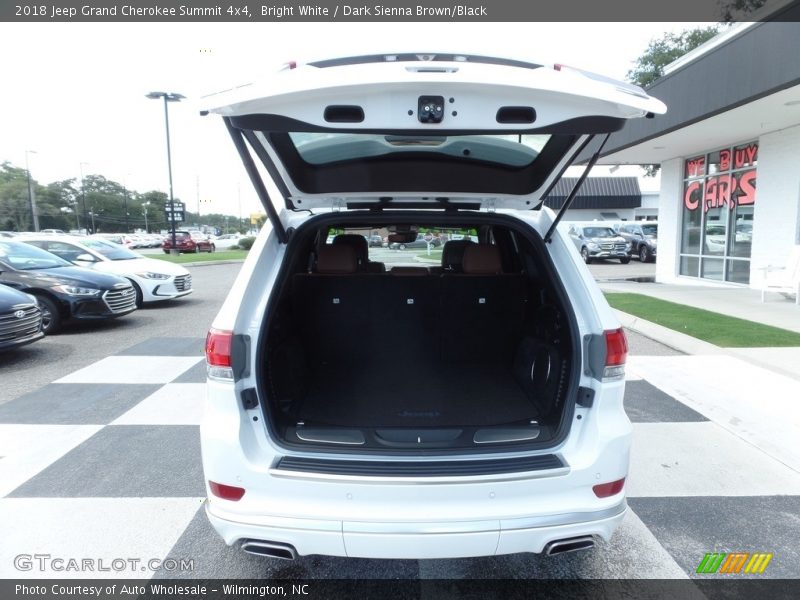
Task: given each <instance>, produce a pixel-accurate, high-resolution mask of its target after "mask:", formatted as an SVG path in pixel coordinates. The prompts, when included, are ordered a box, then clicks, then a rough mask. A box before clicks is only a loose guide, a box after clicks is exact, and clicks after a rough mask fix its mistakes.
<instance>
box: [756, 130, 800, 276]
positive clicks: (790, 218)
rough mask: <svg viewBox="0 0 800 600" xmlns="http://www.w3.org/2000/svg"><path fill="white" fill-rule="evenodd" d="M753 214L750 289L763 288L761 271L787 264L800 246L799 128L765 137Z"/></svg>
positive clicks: (759, 153)
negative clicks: (788, 258)
mask: <svg viewBox="0 0 800 600" xmlns="http://www.w3.org/2000/svg"><path fill="white" fill-rule="evenodd" d="M758 142H759V146H758V179H757V183H756V203H755V210H754V212H753V249H752V257H751V263H750V266H751V269H750V286H751V287H756V288H758V287H760V284H761V281H762V279H763V271H762V270H760V268H761V267H765V266H767V265H775V266H783V265H785V264H786V259H787V255H788V252H789V249H790V248H791V247H792V246H793V245H794V244H797V243H800V125H797V126H795V127H791V128H789V129H782V130H780V131H775V132H772V133H768V134H765V135H762V136H761V137H760V138H759V140H758Z"/></svg>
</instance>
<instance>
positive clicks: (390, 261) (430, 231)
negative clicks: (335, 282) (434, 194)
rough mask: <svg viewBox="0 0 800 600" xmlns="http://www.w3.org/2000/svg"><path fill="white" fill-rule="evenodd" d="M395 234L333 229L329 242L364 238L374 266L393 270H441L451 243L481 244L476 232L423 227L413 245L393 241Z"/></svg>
mask: <svg viewBox="0 0 800 600" xmlns="http://www.w3.org/2000/svg"><path fill="white" fill-rule="evenodd" d="M391 233H392V232H391V231H389V230H388V229H386V228H383V227H381V228H365V229H361V228H358V229H357V228H347V229H342V228H330V229H328V232H327V237H326V240H325V242H326V243H327V244H333V243H334V240H335V239H336V236H338V235H359V236H361V237H363V238H364V240H365V241H366V245H367V248H368V254H367V256H368V260H369V261H370V262H379V263H383V264H384V265H385V266H386V269H387V270H389V269H391V268H392V267H393V266H413V267H439V266H441V265H442V253H443V251H444V245H445V244H446V243H447V242H448V241H450V240H470V241H472V242H474V243H476V244H477V243H478V231H477V229H474V228H465V229H452V228H440V227H419V228H418V229H417V230H416V232H411V233H409V235H408V237H409V238H413V239H411V241H390V239H389V236H390V235H391Z"/></svg>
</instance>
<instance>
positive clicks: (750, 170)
mask: <svg viewBox="0 0 800 600" xmlns="http://www.w3.org/2000/svg"><path fill="white" fill-rule="evenodd" d="M757 166H758V142H750V143H747V144H742V145H740V146H732V147H729V148H722V149H720V150H716V151H714V152H709V153H707V154H702V155H700V156H695V157H693V158H689V159H687V160H686V161H685V163H684V172H683V209H682V213H683V215H682V219H681V243H680V257H681V259H680V268H679V273H680V274H681V275H689V276H691V277H702V278H704V279H713V280H717V281H729V282H732V283H743V284H747V283H749V282H750V249H751V243H752V237H753V209H754V208H755V200H756V168H757Z"/></svg>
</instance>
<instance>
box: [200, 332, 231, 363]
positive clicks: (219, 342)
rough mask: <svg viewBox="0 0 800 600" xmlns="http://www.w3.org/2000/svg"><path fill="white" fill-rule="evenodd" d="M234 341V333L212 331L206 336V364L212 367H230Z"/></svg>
mask: <svg viewBox="0 0 800 600" xmlns="http://www.w3.org/2000/svg"><path fill="white" fill-rule="evenodd" d="M232 339H233V332H232V331H220V330H219V329H212V330H210V331H209V332H208V335H207V336H206V362H207V363H208V364H209V365H211V366H212V367H230V366H231V340H232Z"/></svg>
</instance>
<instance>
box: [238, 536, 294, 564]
mask: <svg viewBox="0 0 800 600" xmlns="http://www.w3.org/2000/svg"><path fill="white" fill-rule="evenodd" d="M239 547H240V548H241V549H242V550H244V551H245V552H247V553H248V554H256V555H257V556H268V557H270V558H280V559H281V560H294V559H296V558H297V551H296V550H295V549H294V546H292V545H291V544H283V543H281V542H264V541H261V540H245V541H243V542H242V544H241V546H239Z"/></svg>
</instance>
